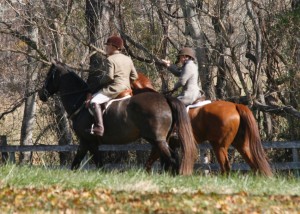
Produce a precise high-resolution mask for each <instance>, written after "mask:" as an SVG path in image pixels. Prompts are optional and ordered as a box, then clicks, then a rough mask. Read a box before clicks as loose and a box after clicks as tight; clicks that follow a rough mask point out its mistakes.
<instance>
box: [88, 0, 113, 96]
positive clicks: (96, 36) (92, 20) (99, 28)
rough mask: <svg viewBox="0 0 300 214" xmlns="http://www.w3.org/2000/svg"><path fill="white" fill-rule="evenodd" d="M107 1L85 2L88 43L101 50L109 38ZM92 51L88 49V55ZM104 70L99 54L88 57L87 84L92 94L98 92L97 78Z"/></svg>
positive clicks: (109, 24) (102, 59) (109, 20)
mask: <svg viewBox="0 0 300 214" xmlns="http://www.w3.org/2000/svg"><path fill="white" fill-rule="evenodd" d="M108 5H109V1H107V0H86V10H85V17H86V25H87V35H88V40H89V43H90V44H92V45H94V46H96V47H100V48H102V49H103V44H104V43H105V41H106V40H107V38H108V37H109V36H111V28H110V27H111V18H110V8H109V6H108ZM93 51H94V50H93V49H90V53H92V52H93ZM104 69H105V66H104V58H103V56H102V55H100V54H99V53H94V54H92V55H91V57H90V72H89V75H88V79H87V83H88V85H89V87H90V89H91V90H92V91H93V92H96V91H97V90H99V88H98V85H99V78H100V75H102V74H103V71H104Z"/></svg>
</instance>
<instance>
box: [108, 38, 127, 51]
mask: <svg viewBox="0 0 300 214" xmlns="http://www.w3.org/2000/svg"><path fill="white" fill-rule="evenodd" d="M105 45H112V46H115V47H116V48H118V49H119V50H122V49H123V48H124V42H123V39H122V38H121V37H119V36H111V37H109V38H108V39H107V42H106V43H105Z"/></svg>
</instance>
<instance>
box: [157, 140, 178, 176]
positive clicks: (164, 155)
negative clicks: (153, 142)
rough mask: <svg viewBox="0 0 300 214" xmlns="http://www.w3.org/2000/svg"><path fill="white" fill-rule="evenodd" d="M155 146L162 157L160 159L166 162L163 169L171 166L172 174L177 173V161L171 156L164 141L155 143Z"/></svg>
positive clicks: (175, 157)
mask: <svg viewBox="0 0 300 214" xmlns="http://www.w3.org/2000/svg"><path fill="white" fill-rule="evenodd" d="M157 146H158V148H159V150H160V154H161V155H162V159H163V160H165V161H166V166H165V167H164V169H167V168H169V165H171V166H172V173H173V174H178V173H179V161H178V158H177V156H176V155H174V154H172V153H173V152H171V151H170V148H169V145H168V144H167V142H166V141H157Z"/></svg>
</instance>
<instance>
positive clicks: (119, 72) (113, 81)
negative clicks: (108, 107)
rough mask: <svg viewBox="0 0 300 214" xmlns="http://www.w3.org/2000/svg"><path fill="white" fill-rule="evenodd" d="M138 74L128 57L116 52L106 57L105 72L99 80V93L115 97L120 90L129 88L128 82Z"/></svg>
mask: <svg viewBox="0 0 300 214" xmlns="http://www.w3.org/2000/svg"><path fill="white" fill-rule="evenodd" d="M137 78H138V74H137V72H136V70H135V67H134V65H133V61H132V60H131V58H130V57H128V56H126V55H124V54H122V53H120V52H116V53H115V54H113V55H111V56H109V57H108V58H107V68H106V73H105V74H104V75H103V77H102V78H101V80H100V87H101V89H100V91H99V92H100V93H102V94H104V95H106V96H108V97H111V98H115V97H117V96H118V95H119V94H120V93H121V92H122V91H124V90H127V89H130V82H132V81H134V80H136V79H137Z"/></svg>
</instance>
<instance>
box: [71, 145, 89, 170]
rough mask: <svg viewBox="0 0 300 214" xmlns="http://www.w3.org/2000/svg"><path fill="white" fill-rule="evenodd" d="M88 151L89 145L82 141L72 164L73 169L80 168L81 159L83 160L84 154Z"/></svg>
mask: <svg viewBox="0 0 300 214" xmlns="http://www.w3.org/2000/svg"><path fill="white" fill-rule="evenodd" d="M87 151H88V149H87V147H86V146H85V145H83V144H82V143H81V142H80V144H79V146H78V149H77V152H76V155H75V157H74V160H73V162H72V165H71V169H72V170H76V169H78V168H79V166H80V163H81V161H82V160H83V158H84V156H85V155H86V154H87Z"/></svg>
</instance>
